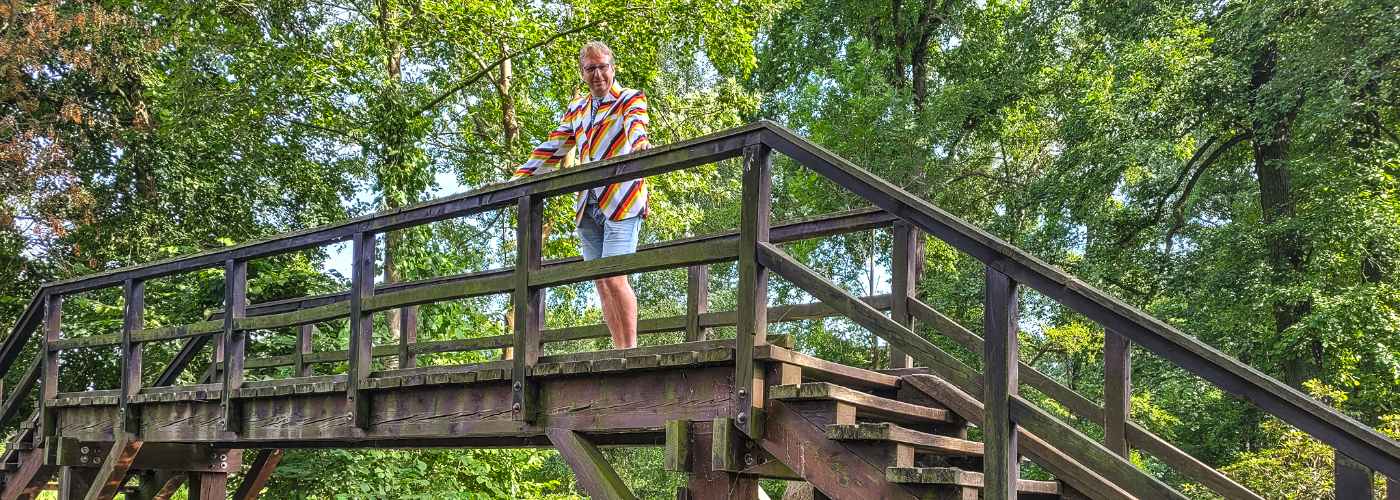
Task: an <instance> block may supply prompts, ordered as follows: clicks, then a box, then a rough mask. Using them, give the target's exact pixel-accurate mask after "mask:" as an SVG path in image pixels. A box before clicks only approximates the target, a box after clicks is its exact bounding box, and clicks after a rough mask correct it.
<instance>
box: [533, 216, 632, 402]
mask: <svg viewBox="0 0 1400 500" xmlns="http://www.w3.org/2000/svg"><path fill="white" fill-rule="evenodd" d="M516 206H517V207H518V208H517V211H516V217H515V219H516V229H515V269H516V273H515V275H514V276H513V278H515V280H514V281H515V291H514V294H513V295H512V296H511V298H512V299H513V304H512V305H513V307H514V308H515V310H514V311H513V312H514V318H515V321H514V322H512V326H513V327H514V332H512V333H513V334H514V338H513V339H512V342H511V346H512V349H511V353H512V356H511V361H512V368H513V371H512V372H511V374H512V375H511V377H512V387H513V389H514V390H513V396H512V403H511V404H512V408H511V414H512V416H513V417H514V418H516V419H518V420H522V421H525V422H534V421H535V417H536V416H537V415H538V414H539V412H540V408H539V394H538V393H539V383H538V382H537V381H536V380H534V379H532V378H531V377H529V374H530V371H529V369H530V368H533V367H534V364H535V363H537V362H539V358H540V355H542V354H544V345H543V344H541V343H540V330H542V329H544V290H543V289H542V288H539V287H534V286H531V283H530V282H531V281H532V280H534V279H535V278H536V276H537V275H538V273H539V272H540V256H541V252H543V249H544V241H543V239H542V238H543V237H544V236H543V232H544V200H543V199H542V198H539V197H536V196H526V197H523V198H520V202H519V203H518V204H517V205H516ZM634 255H635V254H634ZM600 260H601V259H600ZM590 264H591V263H590ZM576 265H577V264H576Z"/></svg>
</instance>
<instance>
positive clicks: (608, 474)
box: [545, 427, 637, 500]
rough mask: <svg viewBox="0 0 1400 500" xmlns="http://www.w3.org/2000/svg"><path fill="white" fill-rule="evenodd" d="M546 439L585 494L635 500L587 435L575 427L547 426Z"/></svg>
mask: <svg viewBox="0 0 1400 500" xmlns="http://www.w3.org/2000/svg"><path fill="white" fill-rule="evenodd" d="M545 435H547V436H549V441H550V442H552V443H554V448H555V449H558V450H559V456H561V457H563V458H564V462H565V463H568V464H569V469H571V470H573V471H574V477H575V478H577V479H578V482H579V484H580V485H582V486H583V489H584V491H587V492H588V497H589V498H592V499H595V500H635V499H636V498H637V497H636V496H634V495H632V490H630V489H628V488H627V485H626V484H623V482H622V478H621V477H619V476H618V475H617V471H615V470H613V468H612V464H610V463H608V460H607V458H604V457H603V453H602V452H599V451H598V447H597V446H594V445H593V443H592V442H590V441H589V440H588V438H586V437H584V436H583V435H582V434H579V433H578V432H576V431H572V430H569V429H560V428H557V427H551V428H549V429H546V430H545Z"/></svg>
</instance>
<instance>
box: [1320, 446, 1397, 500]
mask: <svg viewBox="0 0 1400 500" xmlns="http://www.w3.org/2000/svg"><path fill="white" fill-rule="evenodd" d="M1332 453H1333V461H1332V463H1333V471H1334V472H1333V473H1334V474H1335V476H1333V479H1334V480H1335V481H1336V482H1335V485H1336V496H1335V497H1334V498H1336V499H1337V500H1343V499H1352V498H1356V499H1364V500H1370V499H1372V498H1376V473H1375V472H1374V471H1372V470H1371V468H1370V467H1367V466H1365V465H1362V464H1361V462H1357V461H1355V460H1352V458H1351V457H1348V456H1346V455H1343V454H1342V452H1340V451H1336V450H1333V452H1332ZM1388 496H1391V497H1394V492H1389V494H1388Z"/></svg>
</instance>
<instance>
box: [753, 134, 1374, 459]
mask: <svg viewBox="0 0 1400 500" xmlns="http://www.w3.org/2000/svg"><path fill="white" fill-rule="evenodd" d="M762 137H763V142H764V143H765V144H769V145H771V146H773V148H774V149H775V150H777V151H778V152H780V153H782V154H783V155H785V156H787V157H789V158H792V159H793V160H795V161H797V162H798V163H800V164H802V165H804V166H806V167H807V168H810V169H812V170H814V171H816V172H818V173H819V174H821V175H822V176H824V177H826V178H828V179H830V180H831V181H833V182H835V183H836V184H837V185H840V186H842V187H845V188H846V189H849V190H850V191H851V192H853V193H855V194H856V195H858V196H860V197H862V198H864V199H866V200H867V201H869V202H871V203H873V204H875V206H878V207H880V208H883V209H885V210H886V211H889V212H890V213H893V214H896V215H898V216H900V218H902V219H904V220H906V221H908V222H910V223H912V224H914V225H915V226H918V227H919V229H922V230H923V231H924V232H926V233H928V234H929V235H930V236H933V237H936V238H938V239H940V240H942V241H943V242H945V243H947V244H949V245H951V246H952V247H953V248H956V249H958V250H960V251H962V252H964V253H966V254H968V255H969V256H971V257H973V258H975V259H977V260H980V261H982V262H984V263H986V264H987V265H989V266H992V267H993V268H994V269H997V270H998V271H999V272H1002V273H1004V274H1006V275H1007V276H1010V277H1011V279H1013V280H1015V281H1016V282H1018V283H1021V284H1023V285H1026V286H1029V287H1031V288H1032V289H1034V290H1036V291H1038V292H1040V293H1042V294H1045V296H1046V297H1049V298H1050V299H1052V300H1055V301H1056V302H1059V303H1060V304H1063V305H1065V306H1066V307H1068V308H1069V309H1071V310H1073V311H1075V312H1077V313H1079V314H1082V315H1084V316H1085V317H1087V318H1089V319H1090V320H1092V321H1094V322H1097V323H1099V324H1100V325H1103V326H1104V327H1105V328H1108V329H1111V330H1113V331H1115V332H1118V333H1119V334H1121V335H1124V336H1126V337H1128V339H1129V340H1131V341H1132V342H1133V343H1135V344H1137V345H1140V346H1142V347H1144V348H1146V349H1149V350H1151V351H1152V352H1154V353H1156V354H1157V355H1159V356H1162V357H1163V358H1165V359H1167V360H1168V361H1170V362H1172V363H1173V364H1175V365H1177V366H1180V367H1182V368H1185V369H1186V370H1187V371H1190V372H1192V373H1194V374H1196V375H1198V376H1200V377H1202V378H1204V379H1206V380H1207V381H1209V382H1210V383H1211V384H1213V385H1215V386H1216V387H1220V388H1221V389H1223V390H1225V391H1227V392H1229V393H1231V394H1235V395H1237V396H1240V397H1242V398H1244V399H1245V400H1246V401H1249V402H1250V404H1253V405H1254V406H1256V407H1258V408H1260V409H1262V410H1264V411H1265V412H1268V413H1269V414H1271V415H1274V416H1276V417H1278V418H1280V419H1282V420H1283V421H1285V422H1288V423H1289V424H1292V425H1293V426H1295V427H1297V428H1298V429H1300V430H1302V431H1304V432H1307V433H1308V434H1310V435H1312V436H1313V437H1316V438H1318V439H1319V440H1321V441H1322V442H1323V443H1326V444H1327V445H1329V446H1332V447H1333V448H1336V449H1338V450H1340V451H1342V452H1343V453H1346V454H1347V455H1348V456H1351V457H1353V458H1355V459H1357V460H1358V461H1360V462H1361V463H1363V464H1366V465H1367V466H1369V467H1372V468H1373V469H1375V470H1377V471H1380V472H1382V473H1383V474H1386V475H1387V476H1390V477H1400V443H1397V442H1396V441H1395V440H1393V439H1390V438H1388V437H1386V436H1384V435H1382V434H1380V433H1379V432H1377V431H1376V430H1375V429H1372V428H1370V427H1369V426H1367V425H1365V424H1363V423H1361V422H1358V421H1357V420H1356V419H1353V418H1351V417H1349V416H1347V415H1345V414H1343V413H1341V412H1339V411H1337V410H1335V409H1333V408H1331V407H1329V406H1327V405H1326V404H1324V403H1322V402H1320V401H1318V400H1316V399H1313V398H1311V397H1309V396H1308V395H1307V394H1304V393H1303V392H1301V391H1299V390H1297V389H1295V388H1292V387H1289V386H1288V385H1287V384H1284V383H1283V382H1281V381H1279V380H1277V379H1274V378H1273V377H1270V376H1268V375H1265V374H1264V373H1263V372H1261V371H1259V370H1258V369H1255V368H1254V367H1252V366H1249V365H1247V364H1245V363H1243V362H1241V361H1239V360H1238V359H1235V358H1233V357H1230V356H1229V355H1226V354H1225V353H1223V352H1221V351H1219V350H1217V349H1215V348H1214V347H1211V346H1210V345H1208V344H1206V343H1205V342H1202V341H1201V340H1199V339H1197V338H1195V337H1192V336H1190V335H1187V334H1186V333H1184V332H1182V331H1180V330H1177V329H1176V328H1173V327H1172V326H1171V325H1168V324H1166V323H1165V322H1163V321H1161V320H1159V319H1157V318H1155V317H1153V316H1151V315H1149V314H1147V313H1145V312H1143V311H1141V310H1139V309H1137V308H1135V307H1133V306H1131V305H1129V304H1127V303H1125V302H1123V301H1121V300H1119V299H1117V298H1115V297H1113V296H1112V295H1109V294H1107V293H1104V292H1103V291H1101V290H1099V289H1097V288H1094V287H1093V286H1092V285H1089V284H1088V283H1085V282H1083V281H1081V280H1079V279H1078V278H1075V277H1074V276H1071V275H1069V274H1068V273H1066V272H1064V271H1062V270H1060V269H1058V268H1056V267H1054V266H1052V265H1050V264H1048V263H1046V262H1044V261H1042V260H1040V259H1038V258H1036V257H1035V256H1033V255H1031V254H1030V253H1027V252H1026V251H1024V250H1021V249H1019V248H1017V247H1015V246H1013V245H1011V244H1010V243H1008V242H1006V241H1005V240H1002V239H1000V238H997V237H996V236H994V235H992V234H991V233H988V232H987V231H985V230H982V229H981V228H978V227H977V226H974V225H972V224H969V223H967V222H966V221H963V220H962V219H959V218H957V217H955V216H953V215H952V214H949V213H948V212H946V211H944V210H942V209H940V208H938V207H936V206H934V205H933V204H932V203H929V202H928V201H925V200H923V199H920V198H919V197H917V196H914V195H912V194H910V193H908V192H906V191H904V190H902V189H900V188H899V187H898V186H895V185H894V184H891V183H890V182H889V181H886V180H884V179H881V178H879V177H877V176H875V175H874V174H871V173H870V172H868V171H866V170H864V169H862V168H860V167H858V166H856V165H854V164H852V163H850V162H849V161H847V160H845V159H844V158H841V157H839V156H837V155H835V154H832V153H831V152H829V151H826V150H825V149H823V148H822V147H821V146H819V145H817V144H815V143H813V142H812V141H810V140H808V139H806V138H803V137H801V136H799V135H797V134H795V133H793V132H792V131H790V130H788V129H786V128H783V127H782V126H780V125H777V124H773V123H767V124H766V128H765V129H764V130H763V134H762ZM916 357H917V356H916Z"/></svg>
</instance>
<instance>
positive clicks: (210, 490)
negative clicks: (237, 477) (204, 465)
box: [187, 472, 228, 500]
mask: <svg viewBox="0 0 1400 500" xmlns="http://www.w3.org/2000/svg"><path fill="white" fill-rule="evenodd" d="M187 481H188V482H189V488H188V491H189V500H226V499H227V498H228V474H224V473H222V472H213V473H210V472H195V473H191V474H190V475H189V479H188V480H187Z"/></svg>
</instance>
